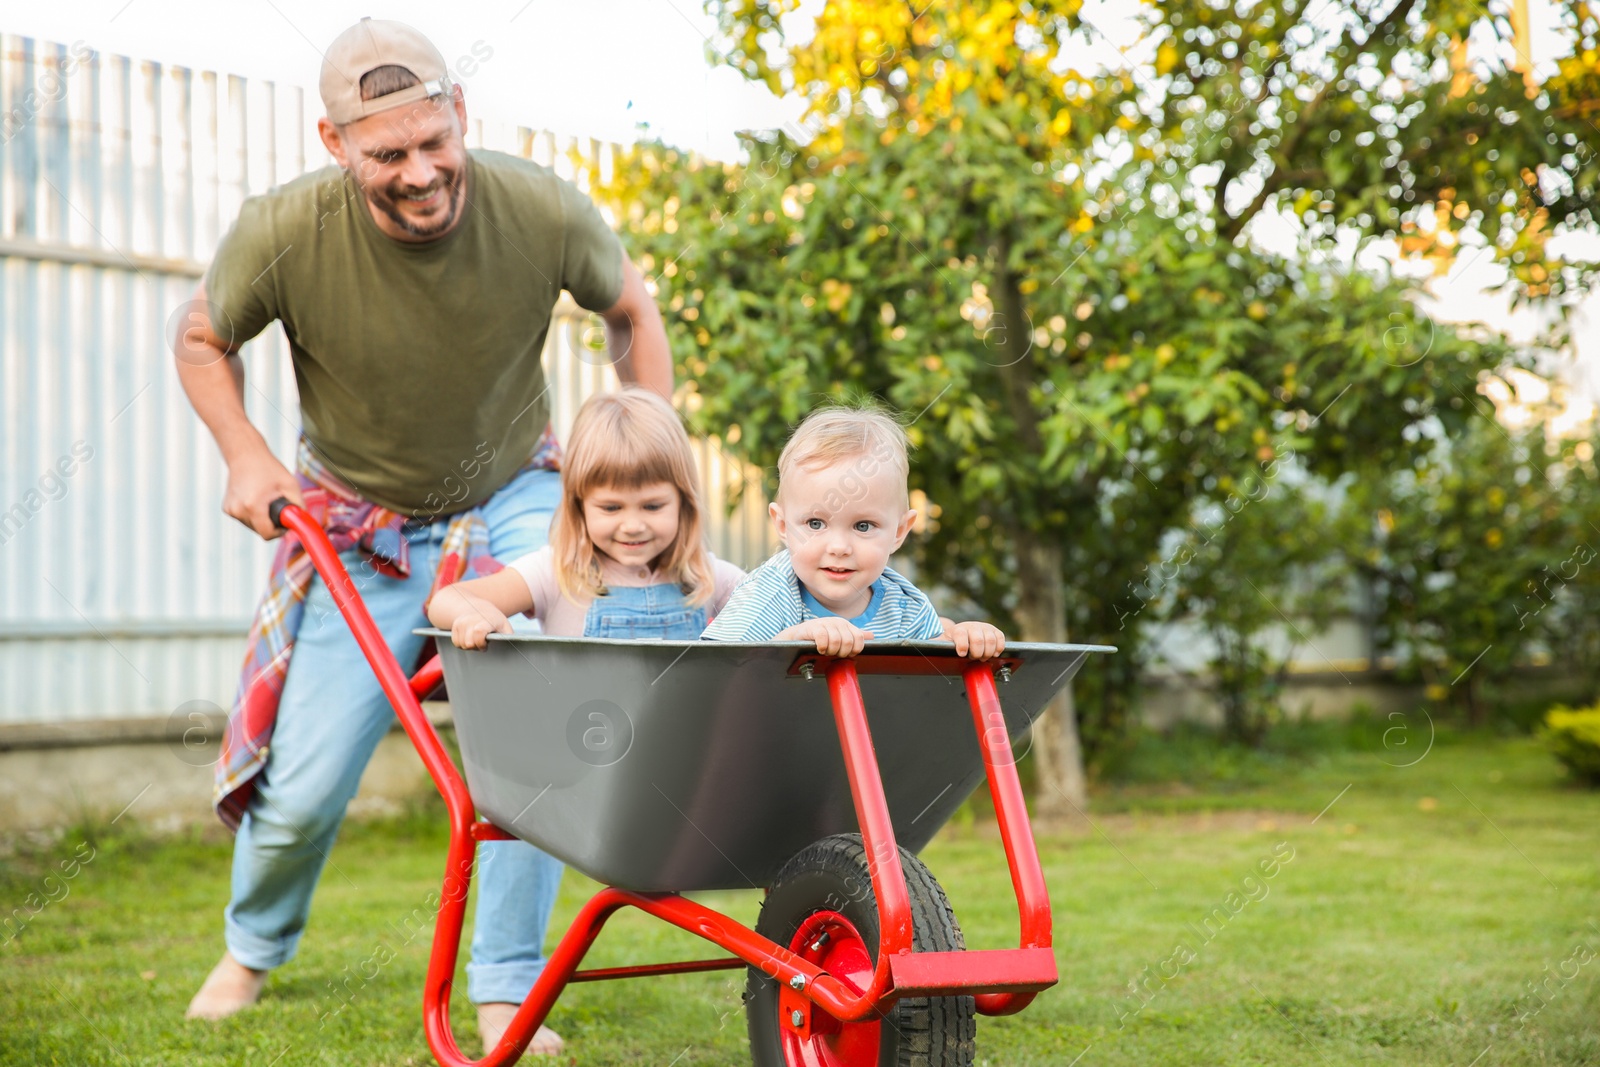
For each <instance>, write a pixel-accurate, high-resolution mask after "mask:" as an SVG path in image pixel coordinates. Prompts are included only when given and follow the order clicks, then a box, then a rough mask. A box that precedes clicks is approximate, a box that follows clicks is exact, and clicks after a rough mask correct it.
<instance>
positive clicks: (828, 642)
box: [777, 618, 872, 656]
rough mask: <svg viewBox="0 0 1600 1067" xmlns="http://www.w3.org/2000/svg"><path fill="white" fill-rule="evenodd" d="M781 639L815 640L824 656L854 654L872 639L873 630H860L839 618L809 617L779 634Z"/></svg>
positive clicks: (818, 649) (778, 638)
mask: <svg viewBox="0 0 1600 1067" xmlns="http://www.w3.org/2000/svg"><path fill="white" fill-rule="evenodd" d="M777 640H780V641H815V642H816V643H817V651H818V652H820V653H822V654H823V655H824V656H854V655H857V654H858V653H859V652H860V651H861V647H862V646H863V645H865V644H866V643H867V642H868V641H870V640H872V634H871V632H869V631H867V630H858V629H857V628H856V627H854V626H851V625H850V624H849V623H848V622H846V621H845V620H843V619H839V618H829V619H808V620H806V621H805V622H803V623H801V624H800V625H799V626H791V627H789V628H788V629H787V630H785V631H783V633H781V634H779V635H778V637H777Z"/></svg>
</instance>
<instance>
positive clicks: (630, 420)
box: [428, 388, 744, 648]
mask: <svg viewBox="0 0 1600 1067" xmlns="http://www.w3.org/2000/svg"><path fill="white" fill-rule="evenodd" d="M561 498H562V499H561V505H560V507H559V508H558V509H557V510H556V515H555V519H554V521H553V522H552V524H551V529H550V543H549V544H548V545H547V546H545V547H544V548H541V549H539V550H538V551H536V552H532V553H529V554H528V555H526V556H523V557H522V558H520V559H517V560H514V561H512V562H511V563H510V564H509V565H507V567H506V569H505V570H503V571H500V572H498V573H496V574H491V575H489V576H487V577H484V578H475V579H473V580H471V581H467V582H458V583H457V584H455V585H450V586H446V587H445V588H443V589H441V590H439V592H438V593H437V594H436V595H435V596H434V598H433V601H432V603H430V604H429V605H428V618H429V620H430V621H431V622H432V623H433V624H434V625H435V626H438V627H439V628H441V629H447V630H449V631H450V638H451V640H452V641H454V642H455V644H456V645H457V647H460V648H484V647H486V646H487V644H488V636H489V634H491V633H511V632H512V625H511V622H510V616H512V615H516V614H519V613H523V614H527V615H529V616H531V617H533V618H535V619H538V620H539V622H540V624H541V626H542V627H543V629H544V632H545V633H547V634H551V635H554V636H558V637H609V638H621V639H634V640H676V641H692V640H694V639H695V638H697V637H699V636H700V633H701V631H703V630H704V629H705V627H706V624H707V622H708V621H709V620H710V619H711V617H713V616H715V615H716V613H717V612H718V611H720V610H721V609H722V605H723V604H725V603H726V602H727V600H728V597H729V596H730V595H731V594H732V593H733V589H734V587H735V586H737V585H738V584H739V581H740V579H742V578H743V577H744V572H743V571H741V570H740V569H739V568H738V567H736V566H734V565H733V564H731V563H728V562H726V561H724V560H720V559H717V558H716V557H715V556H714V555H712V554H711V552H710V550H709V549H707V548H706V544H705V540H706V539H705V526H704V518H703V508H702V507H701V500H700V478H699V475H698V473H697V471H696V468H695V462H694V453H693V451H692V450H691V449H690V446H689V435H688V434H687V433H686V432H684V428H683V423H682V421H681V420H680V419H679V418H678V414H677V412H675V411H673V410H672V406H671V405H670V404H668V403H667V402H666V401H665V400H663V399H662V398H661V397H660V396H658V395H656V394H655V393H652V392H649V391H647V390H644V389H636V388H626V389H622V390H621V391H619V392H615V393H603V394H599V395H596V396H592V397H590V398H589V399H588V400H587V401H586V402H585V403H584V405H583V407H582V408H580V409H579V411H578V415H577V418H576V419H575V420H574V421H573V424H572V433H571V435H570V436H569V437H568V440H567V446H566V450H565V455H564V456H563V458H562V464H561Z"/></svg>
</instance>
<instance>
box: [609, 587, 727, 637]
mask: <svg viewBox="0 0 1600 1067" xmlns="http://www.w3.org/2000/svg"><path fill="white" fill-rule="evenodd" d="M610 589H611V591H610V592H609V593H607V594H606V595H605V596H597V597H595V598H594V603H592V604H590V605H589V614H588V615H587V616H586V617H585V618H584V620H583V636H585V637H612V638H618V639H620V640H624V641H693V640H695V639H696V638H698V637H699V636H700V634H701V632H702V631H703V630H705V628H706V609H705V608H704V607H698V608H697V607H692V606H690V605H689V604H687V603H685V602H684V599H683V590H682V589H680V588H679V587H678V583H677V582H661V583H659V584H656V585H620V586H611V587H610Z"/></svg>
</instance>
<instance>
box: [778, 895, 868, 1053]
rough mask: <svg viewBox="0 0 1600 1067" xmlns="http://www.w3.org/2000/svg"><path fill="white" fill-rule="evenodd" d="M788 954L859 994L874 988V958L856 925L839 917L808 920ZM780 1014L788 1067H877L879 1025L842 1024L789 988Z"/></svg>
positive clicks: (820, 916) (782, 997)
mask: <svg viewBox="0 0 1600 1067" xmlns="http://www.w3.org/2000/svg"><path fill="white" fill-rule="evenodd" d="M789 951H791V952H793V953H794V954H795V955H797V956H800V957H802V958H804V959H805V960H806V962H807V963H811V964H814V965H816V966H817V967H819V968H821V969H822V970H824V971H826V972H828V974H830V975H832V976H833V977H834V978H837V979H838V980H839V981H840V982H843V983H844V984H845V985H847V986H849V987H850V988H851V989H853V990H855V991H856V992H857V993H860V992H863V991H865V990H866V989H867V987H868V986H870V985H871V984H872V954H871V952H869V951H868V950H867V945H866V942H865V941H863V940H862V939H861V934H860V933H858V932H857V931H856V928H855V924H853V923H852V922H851V921H850V920H849V919H846V918H845V917H844V916H843V915H840V914H839V913H838V912H836V911H818V912H813V913H812V914H811V915H809V916H807V917H806V920H805V922H803V923H801V924H800V929H798V930H796V931H795V934H794V937H792V938H791V939H790V940H789ZM778 1009H779V1018H778V1025H779V1027H780V1028H781V1033H782V1036H783V1055H784V1062H785V1063H787V1064H788V1067H877V1064H878V1049H879V1038H880V1032H881V1029H882V1026H883V1023H882V1022H881V1021H880V1020H879V1019H877V1018H871V1019H867V1020H864V1021H862V1022H854V1023H845V1022H840V1021H839V1020H838V1019H835V1018H834V1017H833V1016H831V1015H829V1014H828V1013H827V1012H825V1011H823V1010H822V1009H821V1008H819V1007H817V1006H816V1005H814V1004H812V1003H811V1002H810V1001H808V1000H806V999H805V998H804V997H802V996H801V995H800V994H798V993H794V992H791V991H790V990H789V988H788V987H787V986H783V987H781V988H780V993H779V996H778ZM797 1012H798V1013H799V1015H798V1018H799V1019H800V1022H799V1024H796V1023H795V1019H796V1018H797V1016H796V1014H795V1013H797Z"/></svg>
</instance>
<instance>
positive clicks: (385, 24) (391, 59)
mask: <svg viewBox="0 0 1600 1067" xmlns="http://www.w3.org/2000/svg"><path fill="white" fill-rule="evenodd" d="M387 66H396V67H404V68H405V69H407V70H409V71H410V72H411V73H412V74H415V75H416V76H417V81H419V82H420V83H421V84H420V85H410V86H407V87H406V88H404V89H401V90H399V91H397V92H393V93H388V94H386V95H384V96H378V97H374V98H372V99H371V100H363V99H361V78H362V76H363V75H364V74H366V73H367V72H368V71H370V70H374V69H376V68H378V67H387ZM318 88H319V89H321V91H322V104H323V106H324V107H326V108H327V109H328V119H329V121H330V122H333V123H335V124H336V125H339V126H343V125H345V124H346V123H349V122H355V121H356V120H358V119H364V118H366V117H367V116H368V115H375V114H377V113H378V112H380V111H387V110H388V109H389V108H392V107H399V106H400V105H402V104H413V103H416V102H418V101H421V100H426V99H428V98H429V97H430V96H437V95H439V94H441V93H447V92H449V91H450V75H449V74H448V73H446V71H445V65H444V56H442V55H440V54H439V50H438V49H437V48H435V47H434V46H433V42H432V41H430V40H428V39H427V38H426V37H424V36H423V35H422V34H421V33H419V32H418V31H417V30H415V29H413V28H412V27H410V26H407V25H406V24H405V23H403V22H391V21H389V20H388V19H374V18H363V19H362V20H361V21H360V22H358V23H356V24H355V25H354V26H351V27H350V28H349V29H348V30H345V31H344V32H343V33H341V34H340V35H339V36H338V37H335V38H334V40H333V43H332V44H331V45H329V46H328V51H327V52H326V53H325V54H324V55H323V57H322V77H321V79H320V80H319V84H318Z"/></svg>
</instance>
